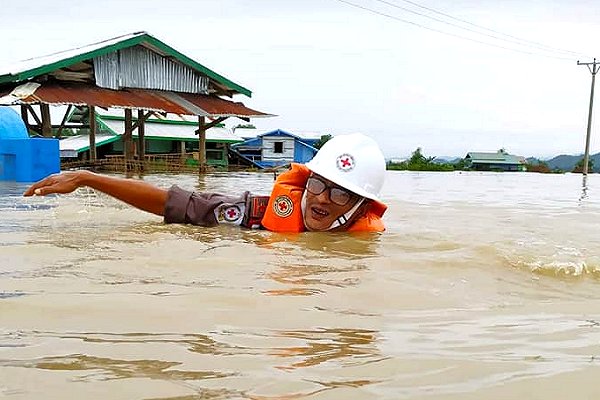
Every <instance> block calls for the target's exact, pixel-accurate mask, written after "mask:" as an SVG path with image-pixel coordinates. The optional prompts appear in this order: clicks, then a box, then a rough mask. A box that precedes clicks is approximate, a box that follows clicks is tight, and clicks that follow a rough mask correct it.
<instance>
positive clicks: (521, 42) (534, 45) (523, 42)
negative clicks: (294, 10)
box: [373, 0, 583, 56]
mask: <svg viewBox="0 0 600 400" xmlns="http://www.w3.org/2000/svg"><path fill="white" fill-rule="evenodd" d="M373 1H377V2H379V3H382V4H386V5H388V6H390V7H394V8H398V9H400V10H403V11H406V12H409V13H412V14H416V15H420V16H422V17H425V18H429V19H432V20H434V21H437V22H441V23H443V24H446V25H450V26H453V27H455V28H459V29H463V30H466V31H468V32H473V33H476V34H478V35H482V36H487V37H490V38H493V39H496V40H502V41H505V42H508V43H513V44H517V45H519V46H525V47H532V48H537V49H540V50H544V51H548V52H552V53H566V54H571V55H577V56H582V55H583V54H580V53H577V52H574V51H570V50H564V49H559V48H556V47H551V46H546V45H545V44H542V43H538V42H533V41H530V40H526V39H521V38H519V37H516V36H512V35H508V34H505V33H502V32H499V31H496V30H493V29H489V28H486V27H484V26H481V25H477V24H474V23H472V22H469V21H466V20H463V19H460V18H456V17H453V16H452V15H449V14H446V13H443V12H441V11H437V10H435V9H433V8H429V7H425V6H422V5H420V4H418V3H415V2H413V1H410V0H401V1H404V2H406V3H409V4H412V5H413V6H415V7H419V8H422V9H425V10H427V11H430V12H433V13H436V14H439V15H442V16H444V17H446V18H450V19H453V20H455V21H458V22H461V23H463V24H467V25H470V26H473V27H475V28H477V29H480V30H485V31H488V32H493V33H495V34H497V35H501V36H506V37H508V38H510V39H505V38H502V37H499V36H496V35H491V34H487V33H484V32H479V31H477V30H475V29H470V28H467V27H464V26H460V25H458V24H454V23H452V22H448V21H444V20H443V19H439V18H435V17H432V16H430V15H427V14H423V13H420V12H417V11H414V10H411V9H409V8H406V7H402V6H400V5H398V4H395V3H392V2H390V1H386V0H373Z"/></svg>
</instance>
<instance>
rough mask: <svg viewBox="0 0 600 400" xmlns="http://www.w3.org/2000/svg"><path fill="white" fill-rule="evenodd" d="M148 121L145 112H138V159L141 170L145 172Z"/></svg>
mask: <svg viewBox="0 0 600 400" xmlns="http://www.w3.org/2000/svg"><path fill="white" fill-rule="evenodd" d="M145 121H146V119H145V116H144V110H138V115H137V124H138V125H137V130H138V159H139V162H140V168H141V170H142V171H143V170H144V166H145V164H146V137H145V135H146V128H145V124H146V122H145Z"/></svg>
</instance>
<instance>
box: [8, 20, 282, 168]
mask: <svg viewBox="0 0 600 400" xmlns="http://www.w3.org/2000/svg"><path fill="white" fill-rule="evenodd" d="M251 94H252V92H251V91H250V90H249V89H246V88H245V87H243V86H241V85H239V84H237V83H235V82H233V81H232V80H230V79H228V78H226V77H224V76H222V75H220V74H218V73H216V72H215V71H213V70H211V69H209V68H207V67H205V66H204V65H202V64H200V63H198V62H197V61H195V60H193V59H191V58H190V57H188V56H186V55H184V54H182V53H180V52H178V51H177V50H175V49H174V48H172V47H170V46H168V45H167V44H165V43H163V42H161V41H160V40H158V39H156V38H155V37H153V36H151V35H149V34H148V33H146V32H136V33H133V34H130V35H124V36H120V37H116V38H113V39H109V40H105V41H102V42H99V43H94V44H91V45H88V46H84V47H79V48H76V49H71V50H67V51H63V52H59V53H55V54H51V55H47V56H44V57H37V58H33V59H30V60H26V61H22V62H19V63H16V64H13V65H10V66H7V67H5V68H0V106H1V105H7V106H14V105H16V106H20V107H21V115H22V118H23V120H24V121H25V123H26V125H27V128H28V130H29V131H33V132H36V133H38V134H40V135H42V136H44V137H51V136H53V135H57V136H60V135H61V132H62V130H63V129H65V128H72V129H77V128H85V129H89V131H90V134H89V141H90V143H89V150H90V158H91V159H92V160H95V159H96V151H95V150H96V145H95V135H96V133H97V132H96V128H97V127H96V126H95V124H94V122H95V121H96V119H95V118H89V119H88V125H79V126H75V125H72V124H68V123H67V121H68V119H69V118H68V116H69V115H70V113H71V111H72V109H73V107H76V106H77V107H85V109H86V110H87V111H88V112H89V114H90V115H94V114H95V108H96V107H99V108H103V109H121V110H123V135H122V142H123V153H124V156H125V159H133V157H134V151H133V149H134V146H133V136H134V135H133V132H134V131H136V130H137V133H138V137H140V138H141V139H142V140H139V149H138V153H137V154H138V157H141V159H142V160H143V159H144V155H145V147H144V143H145V140H143V138H144V135H145V131H144V127H145V121H146V120H147V119H149V118H150V117H151V116H152V115H156V114H157V113H159V114H160V113H163V114H166V113H173V114H177V115H193V116H196V118H197V129H196V130H197V132H198V143H199V155H200V165H201V166H202V165H205V164H206V131H207V130H208V129H210V128H212V127H214V126H217V125H218V124H220V123H222V122H223V121H224V120H225V119H227V118H230V117H237V118H240V119H242V120H244V121H248V120H249V119H250V118H257V117H268V116H271V115H270V114H266V113H263V112H260V111H256V110H253V109H250V108H248V107H246V106H245V105H244V104H242V103H240V102H234V101H231V100H228V99H227V98H231V97H232V96H234V95H245V96H248V97H250V96H251ZM57 105H60V106H67V109H66V111H65V116H64V118H63V119H62V122H61V123H60V124H53V123H52V121H51V116H50V112H49V107H50V106H57ZM34 107H38V110H36V109H35V108H34ZM133 111H136V112H137V121H135V122H134V118H133Z"/></svg>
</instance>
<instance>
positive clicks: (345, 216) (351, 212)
mask: <svg viewBox="0 0 600 400" xmlns="http://www.w3.org/2000/svg"><path fill="white" fill-rule="evenodd" d="M364 201H365V198H364V197H361V198H360V199H359V200H358V201H357V202H356V204H354V206H352V208H351V209H349V210H348V211H346V213H344V214H342V215H340V216H339V217H338V218H337V219H336V220H335V221H333V223H332V224H331V225H329V228H327V229H325V230H326V231H330V230H332V229H335V228H339V227H340V226H342V225H344V224H346V223H348V221H349V220H350V218H352V216H353V215H354V213H355V212H356V211H357V210H358V208H359V207H360V206H361V204H362V203H363V202H364ZM300 206H301V208H302V220H304V216H305V215H306V190H305V191H304V193H303V194H302V201H301V202H300ZM304 225H306V222H305V223H304Z"/></svg>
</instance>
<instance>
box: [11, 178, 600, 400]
mask: <svg viewBox="0 0 600 400" xmlns="http://www.w3.org/2000/svg"><path fill="white" fill-rule="evenodd" d="M143 179H145V180H147V181H150V182H154V183H156V184H158V185H160V186H163V187H168V186H170V185H171V184H178V185H180V186H182V187H185V188H190V189H197V190H207V191H218V192H224V193H232V194H234V193H239V192H241V191H243V190H246V189H250V190H253V191H255V192H258V193H268V192H269V190H270V188H271V185H272V183H273V176H272V174H262V173H229V174H227V173H215V174H208V175H206V176H203V177H198V176H194V175H148V176H145V177H143ZM24 187H25V186H24V185H21V184H15V183H9V182H0V398H6V399H64V398H73V399H77V398H85V399H128V400H130V399H153V400H154V399H172V400H195V399H255V400H268V399H290V400H291V399H294V400H296V399H482V398H483V399H507V398H527V399H538V398H539V399H542V398H543V399H545V400H547V399H564V398H577V399H584V398H585V399H591V398H598V396H599V395H600V385H598V384H597V383H596V382H595V379H596V376H597V374H598V373H599V372H600V229H599V228H598V226H599V225H598V221H599V220H600V218H599V217H600V178H599V177H597V176H595V175H590V177H589V178H588V181H587V182H586V184H585V185H583V182H582V177H581V175H573V174H564V175H541V174H530V173H410V172H388V173H387V176H386V184H385V187H384V191H383V194H382V198H383V200H384V201H385V202H386V203H387V204H388V205H389V207H390V208H389V210H388V213H387V214H386V216H385V222H386V225H387V227H388V229H387V231H386V232H385V233H383V234H358V235H357V234H355V235H349V234H327V233H304V234H297V235H290V234H275V233H270V232H266V231H257V230H254V231H253V230H243V229H237V228H231V227H217V228H201V227H193V226H182V225H164V224H163V223H162V221H161V219H160V218H159V217H156V216H153V215H151V214H147V213H144V212H142V211H139V210H135V209H133V208H130V207H128V206H126V205H124V204H123V203H120V202H118V201H116V200H114V199H111V198H109V197H106V196H104V195H102V194H99V193H95V192H93V191H91V190H88V189H80V190H78V191H77V192H76V193H75V194H72V195H61V196H52V197H46V198H23V197H21V196H20V193H21V192H22V191H23V189H24Z"/></svg>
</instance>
